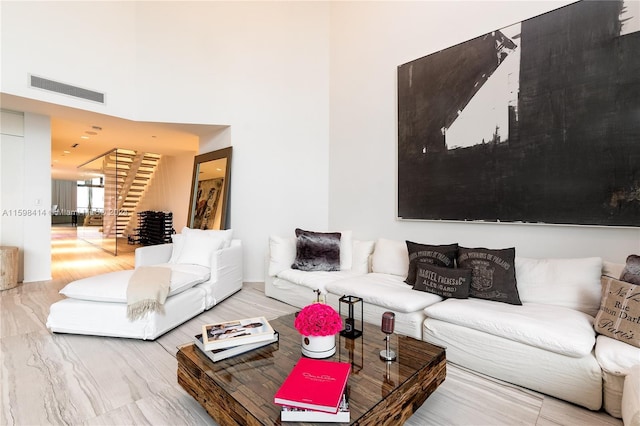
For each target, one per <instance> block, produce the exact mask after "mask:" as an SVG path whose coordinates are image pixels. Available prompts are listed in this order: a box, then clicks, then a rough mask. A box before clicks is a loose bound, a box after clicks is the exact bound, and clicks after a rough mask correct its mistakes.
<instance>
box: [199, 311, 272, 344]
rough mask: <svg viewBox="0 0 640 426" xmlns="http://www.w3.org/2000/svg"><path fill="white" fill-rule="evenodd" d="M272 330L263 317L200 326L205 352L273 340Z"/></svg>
mask: <svg viewBox="0 0 640 426" xmlns="http://www.w3.org/2000/svg"><path fill="white" fill-rule="evenodd" d="M273 334H274V330H273V328H272V327H271V324H269V321H267V319H266V318H265V317H254V318H245V319H241V320H234V321H226V322H220V323H215V324H205V325H203V326H202V345H203V346H204V349H205V350H206V351H212V350H214V349H224V348H231V347H233V346H239V345H246V344H249V343H257V342H266V341H269V340H271V339H273Z"/></svg>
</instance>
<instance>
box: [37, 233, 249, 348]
mask: <svg viewBox="0 0 640 426" xmlns="http://www.w3.org/2000/svg"><path fill="white" fill-rule="evenodd" d="M183 232H184V230H183ZM183 235H184V234H183ZM179 240H180V238H176V239H174V241H175V242H176V244H161V245H154V246H146V247H140V248H138V249H136V252H135V267H136V268H138V267H140V266H150V265H155V266H165V267H168V268H170V269H171V271H172V273H171V287H170V291H169V295H168V297H167V299H166V301H165V303H164V306H163V307H164V309H163V312H151V313H148V314H147V315H146V316H145V317H144V318H141V319H138V320H134V321H130V320H128V319H127V314H126V310H127V299H126V290H127V285H128V282H129V279H130V278H131V276H132V275H133V272H134V270H126V271H117V272H110V273H107V274H102V275H97V276H94V277H89V278H85V279H82V280H77V281H73V282H71V283H69V284H67V285H66V286H65V287H64V288H63V289H62V290H60V293H61V294H63V295H64V296H66V297H67V298H66V299H63V300H60V301H58V302H56V303H54V304H53V305H51V308H50V312H49V317H48V319H47V327H48V328H49V329H50V330H51V331H53V332H57V333H73V334H89V335H98V336H114V337H127V338H134V339H145V340H154V339H156V338H157V337H159V336H161V335H162V334H164V333H166V332H167V331H169V330H171V329H172V328H174V327H177V326H178V325H180V324H182V323H183V322H185V321H187V320H189V319H191V318H193V317H194V316H196V315H198V314H200V313H201V312H203V311H205V310H207V309H210V308H212V307H213V306H215V305H216V304H218V303H220V302H221V301H222V300H224V299H226V298H227V297H229V296H231V295H232V294H234V293H235V292H237V291H239V290H240V289H242V268H243V265H242V243H241V241H240V240H230V239H229V240H227V241H226V242H224V243H223V242H222V241H219V243H220V244H221V245H223V247H222V248H218V247H215V249H213V250H209V251H207V249H206V248H205V247H203V246H202V241H203V240H200V241H199V244H198V246H197V247H195V246H194V243H195V242H196V241H195V240H196V239H192V240H191V241H186V242H185V241H180V242H178V241H179ZM186 240H188V238H187V239H186ZM189 244H191V245H192V246H193V247H191V249H193V250H191V251H190V247H189ZM179 252H182V256H180V253H179ZM194 253H196V255H195V257H196V258H194ZM203 253H204V255H203ZM189 256H191V259H189ZM198 256H200V258H199V259H197V257H198ZM203 256H204V257H203ZM203 260H204V261H203ZM198 262H199V263H198Z"/></svg>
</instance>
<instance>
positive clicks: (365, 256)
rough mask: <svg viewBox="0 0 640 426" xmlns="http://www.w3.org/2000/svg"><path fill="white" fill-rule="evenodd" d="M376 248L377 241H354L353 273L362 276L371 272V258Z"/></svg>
mask: <svg viewBox="0 0 640 426" xmlns="http://www.w3.org/2000/svg"><path fill="white" fill-rule="evenodd" d="M374 247H375V241H359V240H353V261H352V263H351V270H352V271H353V272H357V273H361V274H366V273H367V272H369V258H370V257H371V254H372V253H373V248H374Z"/></svg>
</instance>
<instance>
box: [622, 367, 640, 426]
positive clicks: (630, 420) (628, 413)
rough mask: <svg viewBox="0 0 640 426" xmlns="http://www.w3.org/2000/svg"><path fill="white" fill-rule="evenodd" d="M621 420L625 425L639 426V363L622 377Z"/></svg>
mask: <svg viewBox="0 0 640 426" xmlns="http://www.w3.org/2000/svg"><path fill="white" fill-rule="evenodd" d="M622 420H623V421H624V424H625V426H640V364H636V365H635V366H634V367H633V368H632V369H631V370H630V371H629V374H627V377H625V378H624V388H623V391H622Z"/></svg>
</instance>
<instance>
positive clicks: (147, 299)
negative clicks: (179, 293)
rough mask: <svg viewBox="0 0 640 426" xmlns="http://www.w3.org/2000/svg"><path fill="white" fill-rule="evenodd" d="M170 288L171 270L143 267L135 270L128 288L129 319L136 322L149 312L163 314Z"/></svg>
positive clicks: (159, 267)
mask: <svg viewBox="0 0 640 426" xmlns="http://www.w3.org/2000/svg"><path fill="white" fill-rule="evenodd" d="M170 287H171V269H169V268H164V267H161V266H141V267H139V268H137V269H136V270H134V271H133V275H131V278H130V279H129V285H128V287H127V318H129V320H131V321H135V320H137V319H140V318H143V317H144V316H145V315H146V314H147V312H161V311H162V309H163V305H164V302H165V300H166V299H167V295H168V294H169V288H170Z"/></svg>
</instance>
